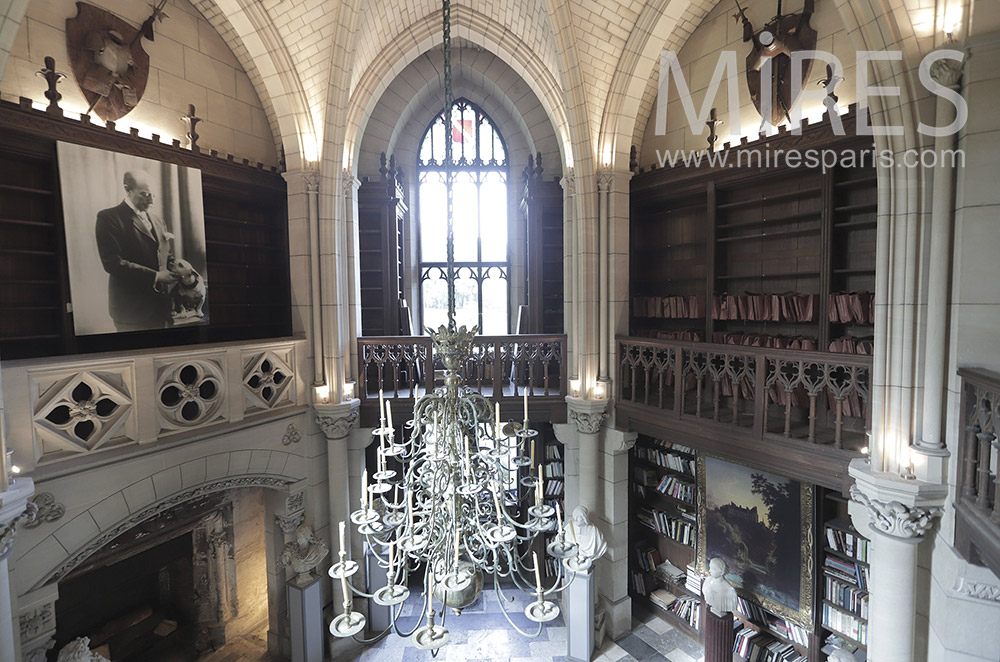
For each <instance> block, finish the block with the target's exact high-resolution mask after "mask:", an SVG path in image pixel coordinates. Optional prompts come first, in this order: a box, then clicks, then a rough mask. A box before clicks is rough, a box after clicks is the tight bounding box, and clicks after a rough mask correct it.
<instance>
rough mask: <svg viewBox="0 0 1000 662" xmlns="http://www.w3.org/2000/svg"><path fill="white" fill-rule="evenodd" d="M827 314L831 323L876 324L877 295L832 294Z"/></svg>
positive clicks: (865, 293) (868, 293)
mask: <svg viewBox="0 0 1000 662" xmlns="http://www.w3.org/2000/svg"><path fill="white" fill-rule="evenodd" d="M827 312H828V313H829V315H830V321H831V322H855V323H857V324H872V323H874V322H875V295H874V294H872V293H871V292H831V293H830V299H829V303H828V305H827Z"/></svg>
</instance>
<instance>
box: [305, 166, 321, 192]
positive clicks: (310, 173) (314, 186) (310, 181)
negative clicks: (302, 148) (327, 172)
mask: <svg viewBox="0 0 1000 662" xmlns="http://www.w3.org/2000/svg"><path fill="white" fill-rule="evenodd" d="M319 179H320V177H319V170H303V171H302V181H303V182H305V185H306V191H307V192H308V193H316V192H317V191H319Z"/></svg>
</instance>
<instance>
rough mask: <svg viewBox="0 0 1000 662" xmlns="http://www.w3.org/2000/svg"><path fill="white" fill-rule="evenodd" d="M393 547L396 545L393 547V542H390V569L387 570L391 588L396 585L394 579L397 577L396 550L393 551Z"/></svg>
mask: <svg viewBox="0 0 1000 662" xmlns="http://www.w3.org/2000/svg"><path fill="white" fill-rule="evenodd" d="M393 546H394V545H393V543H392V541H390V542H389V567H388V569H387V571H388V579H389V586H392V585H393V583H394V582H393V578H394V577H395V575H396V554H395V550H394V549H393Z"/></svg>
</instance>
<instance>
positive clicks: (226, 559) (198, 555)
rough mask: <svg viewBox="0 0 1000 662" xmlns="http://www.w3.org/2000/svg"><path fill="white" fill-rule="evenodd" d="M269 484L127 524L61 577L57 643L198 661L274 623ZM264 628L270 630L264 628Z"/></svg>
mask: <svg viewBox="0 0 1000 662" xmlns="http://www.w3.org/2000/svg"><path fill="white" fill-rule="evenodd" d="M267 605H268V599H267V562H266V553H265V544H264V497H263V489H262V488H259V487H258V488H240V489H233V490H227V491H224V492H217V493H213V494H210V495H208V496H204V497H201V498H197V499H193V500H190V501H187V502H185V503H182V504H180V505H177V506H175V507H173V508H171V509H170V510H168V511H166V512H164V513H161V514H160V515H158V516H156V517H154V518H152V519H149V520H147V521H145V522H142V523H140V524H138V525H136V526H135V527H133V528H131V529H129V530H127V531H125V532H124V533H122V534H121V535H119V536H118V537H117V538H115V539H114V540H112V541H110V542H109V543H108V544H106V545H105V546H104V547H103V548H102V549H101V550H100V551H98V552H97V553H95V554H94V555H92V556H91V557H90V558H88V559H87V562H86V563H85V564H83V565H81V566H80V567H78V568H76V569H75V570H74V571H73V572H72V573H71V574H69V575H67V576H66V577H64V578H62V579H61V580H60V582H59V599H58V600H57V601H56V603H55V616H56V619H55V620H56V635H55V646H54V648H53V649H52V651H50V653H49V658H48V659H49V660H55V658H56V651H58V650H60V649H61V648H62V647H63V646H64V645H66V644H67V643H68V642H70V641H72V640H73V639H75V638H77V637H81V636H85V637H89V638H90V641H91V643H90V646H91V649H92V650H94V651H96V652H99V653H100V654H101V655H103V656H104V657H106V658H108V659H109V660H111V661H112V662H130V661H135V662H138V661H142V662H189V661H191V660H197V659H198V658H199V657H201V656H203V655H205V654H207V653H210V652H212V651H214V650H217V649H219V648H221V647H222V646H224V645H225V644H226V642H227V640H231V639H232V638H233V637H238V636H241V635H244V634H247V633H248V632H251V631H253V630H254V629H259V630H261V631H263V630H265V629H266V627H267ZM262 636H263V634H262Z"/></svg>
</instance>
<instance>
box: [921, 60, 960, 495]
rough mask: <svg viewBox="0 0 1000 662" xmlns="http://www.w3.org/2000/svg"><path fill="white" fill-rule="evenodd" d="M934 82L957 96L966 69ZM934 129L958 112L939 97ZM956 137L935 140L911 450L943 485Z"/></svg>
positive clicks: (948, 70) (952, 63)
mask: <svg viewBox="0 0 1000 662" xmlns="http://www.w3.org/2000/svg"><path fill="white" fill-rule="evenodd" d="M930 76H931V78H932V79H933V80H934V82H936V83H938V84H939V85H942V86H944V87H946V88H948V89H950V90H953V91H957V90H958V89H959V86H960V81H961V80H962V64H961V63H960V62H958V61H956V60H952V59H941V60H937V61H935V62H934V64H932V65H931V67H930ZM935 114H936V126H938V127H944V126H948V125H949V124H951V123H952V122H954V121H955V106H954V104H952V103H951V102H950V101H948V100H947V99H946V98H945V97H943V96H940V95H939V96H937V108H936V113H935ZM957 138H958V133H957V132H955V133H950V134H948V135H943V136H937V137H936V138H935V139H934V151H935V152H936V154H937V164H936V165H935V167H934V195H933V199H932V202H931V218H930V226H931V228H930V250H929V255H928V265H927V267H928V274H927V333H926V335H925V339H924V393H923V411H922V421H921V423H922V424H921V429H920V438H918V439H917V440H916V441H915V442H914V444H913V446H912V449H913V451H914V452H915V453H917V454H919V455H921V456H923V457H921V458H920V459H919V461H916V462H914V465H915V466H914V470H915V473H916V475H917V477H918V478H919V479H920V480H924V481H929V482H935V483H940V482H944V480H945V475H944V474H945V466H946V462H947V458H948V450H947V449H946V448H945V443H944V431H943V427H942V420H943V419H944V413H945V409H946V407H947V391H946V388H947V371H948V324H949V318H950V315H949V307H948V287H949V285H950V283H951V280H950V277H951V266H952V264H951V262H952V261H951V255H952V250H951V241H952V234H953V226H954V222H955V217H954V208H953V203H952V200H953V197H954V193H955V168H954V165H953V163H952V160H951V159H950V158H949V156H948V155H949V154H950V153H951V151H952V150H954V149H955V140H956V139H957Z"/></svg>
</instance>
